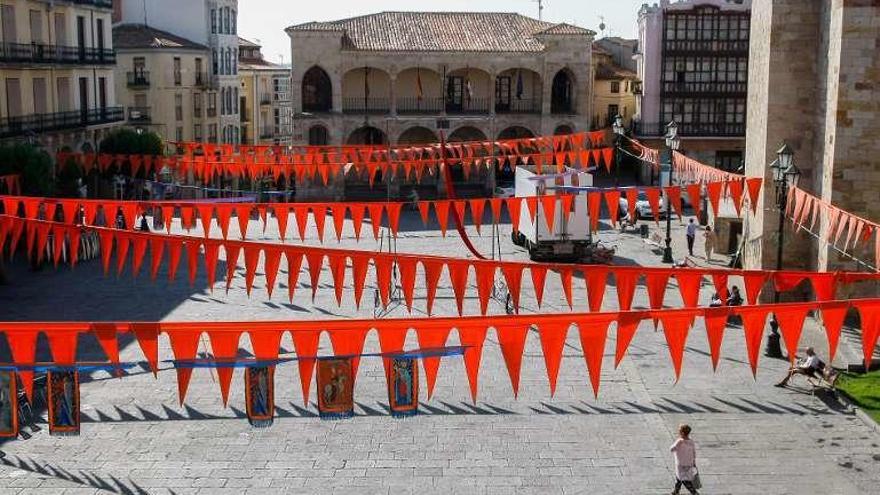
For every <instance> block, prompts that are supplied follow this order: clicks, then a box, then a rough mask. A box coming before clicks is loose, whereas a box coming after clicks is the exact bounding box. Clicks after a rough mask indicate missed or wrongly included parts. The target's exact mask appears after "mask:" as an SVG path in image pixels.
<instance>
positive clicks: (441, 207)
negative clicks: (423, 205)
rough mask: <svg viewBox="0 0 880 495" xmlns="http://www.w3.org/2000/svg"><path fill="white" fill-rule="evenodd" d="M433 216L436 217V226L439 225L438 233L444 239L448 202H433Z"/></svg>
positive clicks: (447, 219) (447, 218)
mask: <svg viewBox="0 0 880 495" xmlns="http://www.w3.org/2000/svg"><path fill="white" fill-rule="evenodd" d="M434 214H436V215H437V224H438V225H440V233H441V234H442V235H443V237H446V226H447V225H448V223H449V201H435V202H434Z"/></svg>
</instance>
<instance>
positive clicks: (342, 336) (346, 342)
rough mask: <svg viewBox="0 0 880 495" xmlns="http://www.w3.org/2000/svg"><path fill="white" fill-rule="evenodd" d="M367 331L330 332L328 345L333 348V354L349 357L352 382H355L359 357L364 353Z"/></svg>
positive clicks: (358, 329)
mask: <svg viewBox="0 0 880 495" xmlns="http://www.w3.org/2000/svg"><path fill="white" fill-rule="evenodd" d="M369 331H370V329H369V328H364V329H361V328H357V329H350V330H348V329H346V330H331V331H330V344H331V345H332V346H333V354H334V355H336V356H350V357H351V379H352V382H354V381H355V380H357V371H358V364H359V363H360V357H359V356H360V355H361V354H363V352H364V340H366V338H367V333H368V332H369Z"/></svg>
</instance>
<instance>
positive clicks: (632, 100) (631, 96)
mask: <svg viewBox="0 0 880 495" xmlns="http://www.w3.org/2000/svg"><path fill="white" fill-rule="evenodd" d="M593 67H594V69H593V74H594V77H593V128H601V127H610V126H611V125H612V124H613V123H614V117H616V116H617V115H620V116H621V117H622V118H623V124H624V126H625V127H630V125H631V124H632V119H633V115H634V114H635V110H636V92H637V91H638V88H639V86H640V82H639V81H638V78H637V77H636V73H635V72H633V71H631V70H628V69H626V68H625V67H622V66H620V65H618V64H617V62H616V61H615V57H614V55H613V54H611V53H609V52H607V51H605V50H604V49H603V48H601V47H600V46H599V45H598V42H597V43H595V44H594V45H593Z"/></svg>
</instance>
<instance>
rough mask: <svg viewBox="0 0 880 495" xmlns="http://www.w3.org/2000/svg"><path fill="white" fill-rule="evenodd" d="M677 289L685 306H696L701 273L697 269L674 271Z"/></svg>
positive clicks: (701, 277)
mask: <svg viewBox="0 0 880 495" xmlns="http://www.w3.org/2000/svg"><path fill="white" fill-rule="evenodd" d="M675 280H676V281H678V290H679V292H681V298H682V300H683V301H684V306H685V307H686V308H696V307H697V306H699V304H700V287H701V286H702V284H703V273H702V272H701V271H699V270H679V271H676V272H675Z"/></svg>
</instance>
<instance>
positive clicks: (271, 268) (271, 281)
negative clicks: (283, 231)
mask: <svg viewBox="0 0 880 495" xmlns="http://www.w3.org/2000/svg"><path fill="white" fill-rule="evenodd" d="M263 256H265V257H266V263H265V267H264V269H265V270H266V293H267V294H268V295H269V299H272V291H273V290H275V278H276V276H277V275H278V266H279V265H280V264H281V249H280V248H269V247H267V248H265V249H264V250H263Z"/></svg>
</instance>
